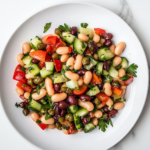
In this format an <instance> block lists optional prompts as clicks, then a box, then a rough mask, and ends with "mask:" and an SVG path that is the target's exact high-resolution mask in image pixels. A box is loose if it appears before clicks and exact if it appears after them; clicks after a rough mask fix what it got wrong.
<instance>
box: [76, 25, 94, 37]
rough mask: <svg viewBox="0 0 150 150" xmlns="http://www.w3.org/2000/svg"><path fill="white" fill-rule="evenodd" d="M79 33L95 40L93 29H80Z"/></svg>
mask: <svg viewBox="0 0 150 150" xmlns="http://www.w3.org/2000/svg"><path fill="white" fill-rule="evenodd" d="M78 32H80V33H83V34H85V35H87V36H89V37H90V38H93V36H94V31H93V29H92V28H83V27H80V28H79V29H78Z"/></svg>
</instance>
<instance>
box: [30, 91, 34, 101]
mask: <svg viewBox="0 0 150 150" xmlns="http://www.w3.org/2000/svg"><path fill="white" fill-rule="evenodd" d="M32 94H33V92H31V93H30V96H29V100H30V101H31V100H32Z"/></svg>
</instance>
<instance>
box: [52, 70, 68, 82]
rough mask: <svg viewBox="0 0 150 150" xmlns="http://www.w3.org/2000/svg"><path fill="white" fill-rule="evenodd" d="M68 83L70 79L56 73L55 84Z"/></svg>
mask: <svg viewBox="0 0 150 150" xmlns="http://www.w3.org/2000/svg"><path fill="white" fill-rule="evenodd" d="M66 81H68V79H67V78H66V77H65V76H64V75H62V74H61V73H57V72H55V73H54V83H62V82H66Z"/></svg>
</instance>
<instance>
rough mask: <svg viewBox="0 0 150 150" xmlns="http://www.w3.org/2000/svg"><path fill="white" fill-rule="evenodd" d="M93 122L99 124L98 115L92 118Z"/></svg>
mask: <svg viewBox="0 0 150 150" xmlns="http://www.w3.org/2000/svg"><path fill="white" fill-rule="evenodd" d="M92 123H93V124H94V125H95V126H97V125H98V119H97V118H96V117H94V118H92Z"/></svg>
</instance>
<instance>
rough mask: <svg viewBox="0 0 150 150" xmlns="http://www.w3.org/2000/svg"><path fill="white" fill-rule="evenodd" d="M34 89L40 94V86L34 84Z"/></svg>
mask: <svg viewBox="0 0 150 150" xmlns="http://www.w3.org/2000/svg"><path fill="white" fill-rule="evenodd" d="M36 91H37V94H38V95H39V94H40V87H39V86H38V85H37V86H36Z"/></svg>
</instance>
